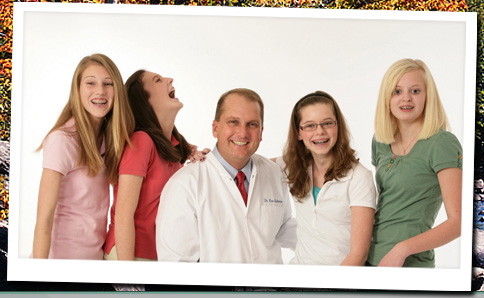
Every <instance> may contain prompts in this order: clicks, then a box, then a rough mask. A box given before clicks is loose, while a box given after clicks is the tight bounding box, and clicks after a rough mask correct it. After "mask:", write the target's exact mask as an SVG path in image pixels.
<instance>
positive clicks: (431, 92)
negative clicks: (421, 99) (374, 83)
mask: <svg viewBox="0 0 484 298" xmlns="http://www.w3.org/2000/svg"><path fill="white" fill-rule="evenodd" d="M413 70H420V71H422V74H423V78H424V82H425V89H426V90H427V92H426V97H425V109H424V112H423V113H424V124H423V127H422V130H421V131H420V133H419V135H418V139H419V140H421V139H427V138H429V137H431V136H433V135H434V134H436V133H437V132H438V131H439V130H440V129H443V130H447V129H448V121H447V116H446V115H445V111H444V107H443V105H442V102H441V101H440V96H439V92H438V91H437V86H436V85H435V81H434V78H433V77H432V74H431V73H430V70H429V69H428V67H427V65H425V63H423V62H422V61H421V60H418V59H415V60H413V59H401V60H398V61H397V62H395V63H393V64H392V65H391V66H390V68H388V70H387V72H386V73H385V75H384V76H383V80H382V82H381V86H380V92H379V94H378V102H377V106H376V113H375V138H376V140H377V141H378V142H381V143H385V144H391V143H393V142H395V134H396V133H397V132H398V127H397V120H396V119H395V117H394V116H393V115H392V112H391V111H390V99H391V98H392V96H393V92H394V91H395V87H396V86H397V83H398V81H399V80H400V78H401V77H402V76H403V75H404V74H406V73H407V72H410V71H413Z"/></svg>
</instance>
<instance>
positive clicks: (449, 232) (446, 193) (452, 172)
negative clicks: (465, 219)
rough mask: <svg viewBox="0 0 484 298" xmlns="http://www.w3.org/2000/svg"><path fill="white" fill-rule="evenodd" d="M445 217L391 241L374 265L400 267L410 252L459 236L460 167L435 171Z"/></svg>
mask: <svg viewBox="0 0 484 298" xmlns="http://www.w3.org/2000/svg"><path fill="white" fill-rule="evenodd" d="M437 177H438V179H439V184H440V189H441V191H442V200H443V202H444V207H445V212H446V214H447V220H445V221H444V222H442V223H441V224H439V225H438V226H436V227H434V228H432V229H430V230H428V231H426V232H424V233H422V234H419V235H417V236H414V237H412V238H409V239H407V240H405V241H402V242H400V243H398V244H397V245H395V246H394V247H393V248H392V249H391V250H390V252H388V254H386V255H385V257H383V259H382V260H381V261H380V264H379V265H378V266H390V267H400V266H402V265H403V263H404V262H405V259H406V258H407V257H408V256H410V255H413V254H416V253H419V252H423V251H427V250H430V249H434V248H436V247H439V246H442V245H444V244H447V243H449V242H450V241H452V240H454V239H455V238H457V237H459V236H460V227H461V205H462V202H461V200H462V193H461V190H462V170H461V169H459V168H447V169H443V170H441V171H439V172H438V173H437Z"/></svg>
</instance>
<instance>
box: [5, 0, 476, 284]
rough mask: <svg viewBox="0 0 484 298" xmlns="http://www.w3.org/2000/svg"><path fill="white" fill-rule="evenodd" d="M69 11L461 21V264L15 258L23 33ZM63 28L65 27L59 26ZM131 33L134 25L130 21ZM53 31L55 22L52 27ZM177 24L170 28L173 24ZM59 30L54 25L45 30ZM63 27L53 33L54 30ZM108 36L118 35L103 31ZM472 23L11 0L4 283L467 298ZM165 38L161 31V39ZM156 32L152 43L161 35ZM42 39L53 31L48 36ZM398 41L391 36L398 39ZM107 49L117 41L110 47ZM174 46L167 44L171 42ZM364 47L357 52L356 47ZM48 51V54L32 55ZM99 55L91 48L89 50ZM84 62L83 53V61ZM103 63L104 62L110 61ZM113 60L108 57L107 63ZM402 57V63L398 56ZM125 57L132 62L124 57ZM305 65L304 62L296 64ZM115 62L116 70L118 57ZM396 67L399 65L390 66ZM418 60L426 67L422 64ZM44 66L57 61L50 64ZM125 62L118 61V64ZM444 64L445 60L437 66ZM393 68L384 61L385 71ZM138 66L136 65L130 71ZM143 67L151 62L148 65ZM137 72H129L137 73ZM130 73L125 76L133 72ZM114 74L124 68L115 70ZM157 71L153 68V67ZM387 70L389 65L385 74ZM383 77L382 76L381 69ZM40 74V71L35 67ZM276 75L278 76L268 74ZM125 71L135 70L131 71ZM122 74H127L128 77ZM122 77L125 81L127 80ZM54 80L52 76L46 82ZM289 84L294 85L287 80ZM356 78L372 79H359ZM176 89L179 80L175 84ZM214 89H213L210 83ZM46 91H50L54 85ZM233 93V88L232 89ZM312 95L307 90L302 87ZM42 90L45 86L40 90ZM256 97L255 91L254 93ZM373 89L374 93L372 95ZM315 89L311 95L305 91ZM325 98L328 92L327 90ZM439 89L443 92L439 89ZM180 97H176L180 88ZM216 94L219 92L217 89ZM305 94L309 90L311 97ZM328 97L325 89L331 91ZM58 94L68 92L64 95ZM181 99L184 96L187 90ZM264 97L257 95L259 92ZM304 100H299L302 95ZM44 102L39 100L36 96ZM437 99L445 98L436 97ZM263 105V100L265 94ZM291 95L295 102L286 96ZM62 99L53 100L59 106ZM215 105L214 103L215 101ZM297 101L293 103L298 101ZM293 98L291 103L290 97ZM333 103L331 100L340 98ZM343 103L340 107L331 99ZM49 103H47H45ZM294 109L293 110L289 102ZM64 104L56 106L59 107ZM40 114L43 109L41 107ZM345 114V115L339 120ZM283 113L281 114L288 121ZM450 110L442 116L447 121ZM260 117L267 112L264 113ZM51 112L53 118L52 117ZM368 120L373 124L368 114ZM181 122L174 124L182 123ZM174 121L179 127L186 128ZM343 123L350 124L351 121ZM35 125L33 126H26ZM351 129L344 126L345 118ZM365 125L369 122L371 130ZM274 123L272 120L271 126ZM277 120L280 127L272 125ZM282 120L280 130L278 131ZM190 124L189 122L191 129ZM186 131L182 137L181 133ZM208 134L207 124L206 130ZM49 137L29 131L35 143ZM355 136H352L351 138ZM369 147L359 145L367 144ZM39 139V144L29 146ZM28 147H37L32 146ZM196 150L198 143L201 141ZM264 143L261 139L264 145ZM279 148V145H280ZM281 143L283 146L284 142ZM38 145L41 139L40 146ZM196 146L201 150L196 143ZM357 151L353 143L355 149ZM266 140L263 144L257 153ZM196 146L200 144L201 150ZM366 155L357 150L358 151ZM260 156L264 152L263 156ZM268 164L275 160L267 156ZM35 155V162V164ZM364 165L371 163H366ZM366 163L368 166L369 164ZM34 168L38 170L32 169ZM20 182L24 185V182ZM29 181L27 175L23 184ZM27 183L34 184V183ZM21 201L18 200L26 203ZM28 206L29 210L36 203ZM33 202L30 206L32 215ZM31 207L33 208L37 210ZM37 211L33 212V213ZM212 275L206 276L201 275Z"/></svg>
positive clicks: (26, 125)
mask: <svg viewBox="0 0 484 298" xmlns="http://www.w3.org/2000/svg"><path fill="white" fill-rule="evenodd" d="M66 13H68V14H71V15H73V16H76V15H77V16H79V15H80V14H82V15H83V16H86V17H87V19H89V20H91V19H94V20H96V18H97V17H100V16H113V15H118V16H119V17H120V18H126V19H125V20H128V18H129V16H139V15H152V16H165V17H174V16H175V17H200V16H203V17H208V18H220V17H224V19H226V18H225V17H229V19H230V17H251V18H255V19H258V20H261V21H264V20H265V19H271V20H273V19H275V18H280V19H292V20H293V21H295V22H296V21H298V20H305V21H307V20H313V19H314V20H318V19H327V20H341V21H345V20H346V21H347V20H351V21H355V22H358V21H368V20H370V21H371V20H380V21H383V22H388V23H391V22H394V21H399V20H402V21H415V22H422V21H423V22H429V23H432V22H438V23H439V24H451V25H452V24H460V25H462V24H463V25H464V26H465V30H464V32H465V36H463V38H464V40H465V43H464V44H462V45H461V46H462V47H463V48H464V50H463V53H464V56H465V57H459V59H460V60H458V61H462V64H463V65H464V71H463V79H462V81H463V85H464V86H463V88H462V89H463V92H462V93H463V94H462V95H461V96H460V97H459V98H462V101H461V102H459V105H461V107H460V111H462V113H463V116H462V123H458V124H455V123H452V121H451V124H452V126H453V128H455V127H457V130H458V131H459V132H458V133H457V134H458V135H460V138H459V140H460V141H461V143H462V145H463V151H464V160H463V169H464V171H463V190H462V198H463V200H462V210H463V211H462V236H461V238H460V260H459V267H458V268H453V269H420V268H376V267H339V266H337V267H335V266H296V265H253V264H207V263H198V264H188V263H158V262H124V261H118V262H106V261H84V260H37V259H31V258H29V257H28V256H25V254H22V255H21V254H19V250H20V249H21V248H22V246H24V244H22V245H19V241H22V240H21V235H19V234H20V232H19V231H20V230H21V229H22V221H20V219H21V214H22V212H31V210H30V211H27V209H26V208H25V207H23V206H22V203H21V202H22V200H24V201H25V200H27V198H25V197H24V194H23V192H24V191H25V190H26V188H30V187H33V188H34V189H35V187H38V186H35V185H36V184H38V181H31V182H30V183H29V184H26V183H25V182H24V183H22V181H24V180H25V177H24V176H25V175H27V171H25V169H29V167H30V169H31V170H32V171H34V170H35V171H37V170H38V169H34V166H33V165H31V164H30V163H29V164H26V163H28V159H26V156H27V154H33V153H32V152H33V150H35V147H33V148H32V147H29V148H25V147H24V145H25V144H26V142H27V141H28V140H26V137H27V136H28V135H29V134H30V132H28V131H27V129H31V128H32V127H33V126H35V125H37V124H39V122H38V121H37V120H36V121H33V120H31V118H29V117H31V116H30V114H28V117H27V114H26V112H25V111H26V110H27V109H28V105H27V104H26V102H29V101H28V100H30V99H29V98H27V97H28V96H27V95H28V94H30V93H28V92H32V91H29V90H26V88H27V87H26V86H25V84H24V82H27V81H28V75H29V74H28V71H27V70H29V71H30V69H29V67H30V65H28V64H27V63H26V61H29V60H28V59H29V58H28V56H27V55H26V52H27V50H26V48H24V46H26V45H25V44H24V43H28V40H27V37H28V36H26V35H25V34H24V32H26V30H28V29H29V28H27V27H24V26H27V25H29V26H31V24H29V23H28V22H25V21H26V17H27V16H32V15H34V16H35V15H36V14H49V15H50V16H58V15H60V14H66ZM66 26H68V24H66ZM133 26H136V25H135V24H133ZM59 27H60V24H59ZM174 27H176V26H174ZM58 29H59V28H56V27H53V28H51V30H52V31H55V30H58ZM59 30H60V29H59ZM110 30H116V29H115V28H110ZM476 30H477V18H476V14H475V13H449V12H401V11H400V12H399V11H356V10H324V9H287V8H236V7H187V6H145V5H121V4H112V5H94V4H73V3H69V4H60V3H17V2H16V3H14V45H13V49H14V53H13V75H14V78H13V81H12V83H13V88H12V111H11V114H12V124H11V171H10V221H9V256H8V280H9V281H63V282H94V283H97V282H103V283H134V284H192V285H220V286H256V287H259V286H261V287H262V286H266V287H302V288H332V289H336V288H348V289H384V290H386V289H389V290H417V291H420V290H442V291H468V290H470V285H471V281H470V278H471V253H472V218H473V214H472V208H473V206H472V198H473V195H472V190H473V169H474V125H475V123H474V118H475V86H476V81H475V80H476V73H475V70H476V64H475V63H476V50H475V49H476V36H477V31H476ZM162 33H163V32H162ZM162 33H160V36H161V37H160V36H157V38H162ZM45 34H46V35H49V34H51V32H45ZM395 37H396V38H397V37H398V34H396V35H395ZM113 42H114V40H113ZM176 43H177V41H175V40H171V41H170V45H173V44H176ZM362 50H364V49H362ZM39 51H46V53H47V51H48V49H39ZM92 51H93V52H96V49H93V50H92ZM72 56H74V57H75V59H74V58H72V59H73V61H72V63H73V64H72V65H69V67H67V66H65V67H66V68H69V70H68V71H67V73H70V75H72V73H73V70H74V67H75V65H77V62H78V61H79V60H80V58H82V56H78V55H77V54H76V53H72ZM83 56H84V55H83ZM108 56H110V55H108ZM111 58H112V57H111ZM400 58H404V57H400ZM129 59H138V58H137V57H129ZM301 59H302V58H301ZM113 60H114V61H115V62H116V63H117V65H118V67H119V66H120V65H119V63H118V62H117V61H118V60H119V59H118V60H117V59H114V58H113ZM393 60H395V61H396V60H397V59H393ZM424 61H425V60H424ZM49 63H51V64H52V63H56V61H55V60H53V61H50V62H49ZM123 63H124V61H123ZM442 63H449V62H448V61H443V62H442ZM389 65H390V64H388V63H387V64H386V67H388V66H389ZM136 67H137V68H142V67H139V66H138V65H136ZM148 67H149V65H148ZM52 68H53V69H54V70H52V69H45V72H46V73H49V72H53V71H59V69H58V67H56V66H54V65H53V66H52ZM137 68H136V69H137ZM430 68H431V71H432V74H433V75H434V77H437V75H438V72H436V71H435V70H434V69H435V68H433V67H430ZM136 69H132V70H136ZM120 70H121V71H122V73H123V71H127V70H123V69H122V68H121V67H120ZM154 70H155V71H156V69H154ZM384 70H386V68H385V69H384ZM384 70H383V71H384ZM36 71H39V70H36ZM275 71H277V70H275ZM131 72H132V71H131ZM379 73H380V75H379V76H378V77H377V78H375V80H374V81H372V82H371V83H372V84H374V82H377V83H376V86H373V87H374V88H373V89H374V90H375V89H376V90H377V88H378V87H379V81H380V80H381V77H382V76H383V72H381V71H380V72H379ZM128 75H129V73H128ZM128 75H126V74H125V73H123V78H124V79H126V78H127V77H128ZM46 77H47V78H52V74H50V76H49V75H46ZM293 79H294V78H293ZM361 79H362V80H367V79H369V78H367V77H363V78H361ZM70 80H71V78H70V77H69V78H67V81H68V82H69V83H68V84H67V86H62V88H64V89H66V88H67V90H68V88H69V86H68V85H69V84H70ZM175 84H176V81H175ZM215 85H216V84H215ZM57 87H58V86H53V87H51V88H57ZM233 87H238V86H233ZM221 88H224V90H225V89H230V88H232V86H226V87H224V86H222V87H221ZM309 88H311V86H310V87H309ZM46 89H47V90H48V88H46ZM255 90H256V91H258V90H257V89H255ZM374 90H373V91H374ZM312 91H314V90H309V92H312ZM325 91H327V90H325ZM439 91H440V86H439ZM177 92H178V91H177ZM217 92H218V93H217V94H219V95H220V94H221V92H219V91H218V90H217ZM309 92H306V93H309ZM330 93H331V92H330ZM64 94H67V93H66V92H64ZM187 94H188V93H187ZM261 95H263V94H261ZM303 95H304V94H301V93H299V97H301V96H303ZM39 96H40V97H41V98H42V95H39ZM441 96H442V94H441ZM262 97H263V99H264V98H265V97H264V96H262ZM293 97H294V96H293ZM64 98H65V99H58V100H60V102H62V103H63V104H65V101H66V97H64ZM217 99H218V98H214V101H215V102H216V100H217ZM295 99H296V98H295ZM296 100H297V99H296ZM337 100H338V98H337ZM368 101H369V102H370V103H371V104H370V105H371V108H370V110H373V109H374V107H375V106H376V96H375V97H372V98H371V99H368ZM338 102H339V103H340V101H338ZM45 105H47V104H45ZM291 105H292V104H291ZM62 106H63V105H62ZM207 106H208V107H207V111H209V112H210V113H212V110H214V109H215V105H214V104H213V102H210V103H207ZM45 109H49V107H48V105H47V107H45ZM60 109H61V107H56V109H55V110H54V111H44V112H45V113H46V115H47V116H46V117H45V118H46V119H45V121H46V122H48V124H46V127H48V128H50V127H51V126H52V125H53V124H54V122H55V119H54V118H52V117H57V116H55V115H58V113H59V112H60ZM347 110H348V109H343V111H344V113H345V115H346V114H347V113H346V111H347ZM289 112H290V111H284V112H280V113H281V114H288V113H289ZM453 112H455V111H454V110H449V109H447V113H448V114H449V117H450V118H451V117H452V116H453V115H451V114H452V113H453ZM265 113H266V115H267V116H266V117H268V116H269V114H270V113H271V110H268V109H267V106H266V111H265ZM53 115H54V116H53ZM286 118H287V120H289V118H288V117H285V116H284V118H282V116H281V119H280V120H279V125H282V126H284V131H285V129H286V127H287V122H288V121H287V120H286ZM370 118H371V117H370ZM179 120H180V119H179ZM179 120H177V126H179V127H180V126H181V125H183V123H179V122H178V121H179ZM348 120H349V119H348ZM31 121H32V122H31ZM349 122H350V121H349ZM370 122H371V123H370ZM372 122H373V121H372V119H371V120H370V121H369V123H370V124H369V125H368V127H369V128H372ZM269 123H272V122H269ZM274 123H277V121H274ZM281 123H282V124H281ZM191 126H192V127H193V124H191ZM354 126H355V125H353V126H352V125H350V129H352V130H353V129H356V127H354ZM189 127H190V126H188V125H187V128H185V129H184V130H183V131H187V129H188V128H189ZM207 129H209V127H207ZM268 130H269V124H268V122H266V128H265V131H264V133H265V134H266V137H267V138H268V139H271V137H272V136H271V135H269V136H267V131H268ZM45 133H46V131H40V132H37V131H36V132H35V134H36V135H39V136H38V138H40V140H41V139H42V137H43V136H44V135H45ZM203 134H205V137H206V138H211V135H210V132H209V130H205V131H204V132H203ZM285 136H286V135H285V134H283V135H280V136H279V137H280V139H285ZM353 136H354V137H355V138H356V139H357V136H356V135H355V133H354V131H353ZM370 141H371V140H368V141H365V142H367V143H364V144H365V146H366V144H368V142H370ZM35 142H37V139H36V140H35ZM35 142H34V143H35ZM200 142H201V143H203V141H200ZM266 142H267V141H266ZM280 143H281V142H279V143H278V144H279V147H278V148H280ZM282 143H283V142H282ZM37 144H38V142H37ZM196 144H197V145H198V144H199V143H196ZM356 144H359V143H358V142H356ZM263 145H264V142H262V143H261V147H262V146H263ZM202 147H203V146H202ZM261 150H262V151H263V152H262V153H265V154H276V153H277V152H275V151H272V148H267V147H266V148H260V149H259V151H261ZM361 151H364V150H361ZM262 155H264V154H262ZM269 157H272V156H269ZM37 158H38V157H37ZM364 158H365V159H366V161H368V159H369V158H368V157H367V156H365V157H364ZM366 166H367V167H369V166H368V162H367V164H366ZM35 167H37V165H35ZM23 179H24V180H23ZM29 180H30V178H29ZM32 180H34V179H32ZM24 203H25V202H24ZM34 207H35V206H34ZM34 207H33V206H32V205H30V207H29V208H34ZM34 209H35V208H34ZM34 213H35V210H34ZM208 272H210V274H208Z"/></svg>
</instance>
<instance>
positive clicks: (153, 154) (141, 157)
mask: <svg viewBox="0 0 484 298" xmlns="http://www.w3.org/2000/svg"><path fill="white" fill-rule="evenodd" d="M126 89H127V92H128V97H129V103H130V105H131V109H132V111H133V114H134V117H135V120H136V131H135V132H134V134H133V135H132V136H131V142H132V146H126V149H125V152H124V155H123V158H122V160H121V163H120V166H119V175H120V176H119V182H118V184H117V185H115V186H114V202H113V206H112V207H111V223H110V224H109V231H108V235H107V238H106V244H105V246H104V251H105V255H104V258H105V259H107V260H157V253H156V233H155V232H156V226H155V220H156V215H157V213H158V204H159V202H160V195H161V191H162V190H163V188H164V186H165V184H166V182H167V181H168V179H169V178H170V177H171V176H172V175H173V174H174V173H175V172H176V171H178V169H180V168H181V167H182V166H183V164H184V163H185V161H186V160H187V159H190V160H191V161H192V162H194V161H195V160H199V161H200V160H201V159H203V154H202V153H201V152H197V153H195V151H196V147H194V146H192V145H190V144H188V143H187V141H186V140H185V138H184V137H183V136H182V135H181V134H180V133H179V132H178V130H177V129H176V127H175V119H176V115H177V114H178V111H180V109H181V108H182V107H183V103H182V102H180V100H179V99H178V98H177V97H176V96H175V88H174V87H173V79H172V78H169V77H164V76H161V75H159V74H156V73H153V72H149V71H145V70H139V71H137V72H135V73H133V74H132V75H131V76H130V77H129V79H128V80H127V81H126ZM207 150H208V149H206V150H205V153H207V152H208V151H207ZM195 156H196V157H195Z"/></svg>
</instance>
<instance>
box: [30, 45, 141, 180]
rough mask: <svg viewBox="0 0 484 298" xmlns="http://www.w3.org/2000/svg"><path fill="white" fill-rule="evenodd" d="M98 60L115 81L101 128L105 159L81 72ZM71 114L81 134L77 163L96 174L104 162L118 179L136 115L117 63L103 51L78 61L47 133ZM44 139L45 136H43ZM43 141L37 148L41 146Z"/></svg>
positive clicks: (90, 172)
mask: <svg viewBox="0 0 484 298" xmlns="http://www.w3.org/2000/svg"><path fill="white" fill-rule="evenodd" d="M93 64H98V65H101V66H103V67H104V68H106V70H107V72H108V73H109V75H110V76H111V79H112V80H113V85H114V103H113V108H112V109H111V111H109V113H107V114H106V116H105V118H104V119H105V121H104V123H103V125H102V127H101V132H102V134H103V135H104V137H105V148H106V152H105V156H104V161H103V159H102V157H101V154H100V152H99V149H98V148H97V145H96V136H95V133H94V129H93V127H92V124H91V122H90V120H89V115H88V113H87V111H86V110H85V109H84V107H83V105H82V103H81V97H80V92H79V88H80V83H81V79H82V74H83V73H84V71H85V70H86V69H87V68H88V67H89V66H91V65H93ZM71 118H74V120H75V122H76V131H75V132H74V133H75V134H76V135H77V136H78V137H79V149H78V154H79V158H78V161H77V164H78V165H85V166H86V167H87V171H88V175H89V176H91V177H95V176H96V175H97V174H98V173H99V171H100V170H101V169H102V168H103V167H104V166H105V167H106V172H107V174H108V178H109V182H110V183H112V184H114V183H116V181H117V179H118V166H119V162H120V161H121V157H122V156H123V151H124V146H125V145H126V142H128V143H130V141H129V136H130V134H131V133H132V132H133V130H134V118H133V114H132V113H131V109H130V108H129V104H128V99H127V96H126V89H125V88H124V85H123V78H122V77H121V73H120V72H119V70H118V68H117V67H116V64H114V62H113V61H112V60H111V59H109V57H107V56H105V55H103V54H93V55H91V56H86V57H84V58H83V59H82V60H81V61H80V62H79V64H78V65H77V68H76V70H75V71H74V75H73V77H72V83H71V91H70V95H69V100H68V102H67V104H66V106H65V107H64V109H63V110H62V112H61V114H60V116H59V119H57V122H56V123H55V125H54V127H53V128H52V129H51V130H50V131H49V133H48V134H47V135H49V134H50V133H51V132H53V131H54V130H57V129H61V127H62V126H63V125H64V124H65V123H66V122H67V121H68V120H69V119H71ZM44 141H45V138H44ZM43 144H44V143H43V142H42V144H41V145H40V146H39V148H37V150H40V149H42V146H43Z"/></svg>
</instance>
